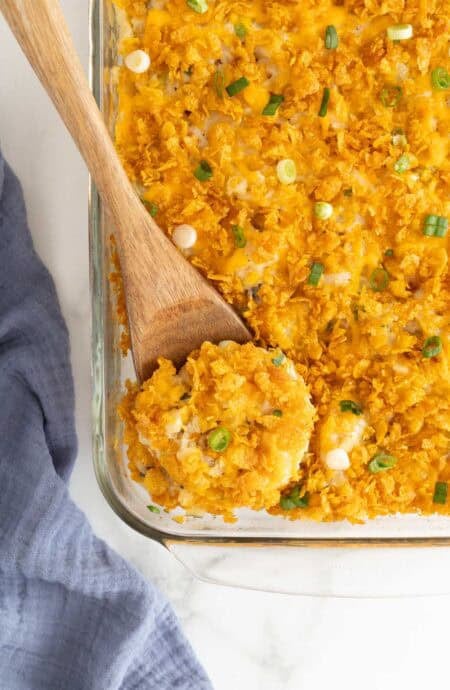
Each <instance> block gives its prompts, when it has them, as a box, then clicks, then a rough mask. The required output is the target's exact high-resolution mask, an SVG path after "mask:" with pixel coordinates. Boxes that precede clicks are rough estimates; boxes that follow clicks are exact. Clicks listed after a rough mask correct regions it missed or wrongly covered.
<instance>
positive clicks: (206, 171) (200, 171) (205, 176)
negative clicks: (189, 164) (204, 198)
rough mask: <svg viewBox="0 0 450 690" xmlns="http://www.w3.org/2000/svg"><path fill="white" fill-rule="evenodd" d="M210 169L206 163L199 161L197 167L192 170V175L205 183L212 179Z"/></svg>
mask: <svg viewBox="0 0 450 690" xmlns="http://www.w3.org/2000/svg"><path fill="white" fill-rule="evenodd" d="M212 174H213V172H212V168H211V166H210V164H209V163H208V161H200V163H199V165H198V167H197V168H196V169H195V170H194V175H195V177H196V178H197V180H199V181H200V182H206V180H209V179H210V178H211V177H212Z"/></svg>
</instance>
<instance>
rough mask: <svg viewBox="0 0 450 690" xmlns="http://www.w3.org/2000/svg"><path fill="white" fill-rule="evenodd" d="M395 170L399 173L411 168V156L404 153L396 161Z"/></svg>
mask: <svg viewBox="0 0 450 690" xmlns="http://www.w3.org/2000/svg"><path fill="white" fill-rule="evenodd" d="M394 170H395V172H396V173H398V174H399V175H401V174H402V173H404V172H406V171H407V170H409V156H408V155H407V154H406V153H403V154H402V155H401V156H400V158H399V159H398V160H397V161H396V162H395V163H394Z"/></svg>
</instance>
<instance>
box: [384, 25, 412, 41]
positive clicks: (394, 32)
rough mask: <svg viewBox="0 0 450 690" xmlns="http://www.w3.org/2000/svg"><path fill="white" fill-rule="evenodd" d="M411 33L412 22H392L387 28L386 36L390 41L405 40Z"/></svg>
mask: <svg viewBox="0 0 450 690" xmlns="http://www.w3.org/2000/svg"><path fill="white" fill-rule="evenodd" d="M413 34H414V29H413V27H412V24H392V26H388V28H387V37H388V39H389V40H390V41H407V40H408V38H412V37H413Z"/></svg>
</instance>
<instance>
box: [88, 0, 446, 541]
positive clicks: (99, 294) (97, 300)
mask: <svg viewBox="0 0 450 690" xmlns="http://www.w3.org/2000/svg"><path fill="white" fill-rule="evenodd" d="M104 2H111V0H89V42H90V49H89V81H90V85H91V89H92V91H93V94H94V97H95V98H96V100H97V103H98V104H99V107H100V109H101V101H102V83H103V82H102V78H103V77H102V74H103V56H102V53H103V11H104V9H103V8H104ZM88 218H89V220H88V225H89V273H90V292H91V310H92V312H91V327H92V331H91V373H92V386H93V389H92V453H93V464H94V471H95V475H96V479H97V482H98V485H99V487H100V490H101V491H102V493H103V495H104V497H105V499H106V501H107V502H108V504H109V505H110V507H111V508H112V510H113V511H114V512H115V513H116V515H117V516H118V517H119V518H120V519H121V520H123V521H124V522H125V523H126V524H127V525H128V526H129V527H131V528H132V529H134V530H135V531H136V532H138V533H140V534H142V535H143V536H146V537H148V538H149V539H152V540H154V541H156V542H159V543H160V544H163V545H165V546H169V545H171V544H175V543H177V542H182V543H184V544H197V545H198V544H224V545H228V546H260V547H261V546H264V545H267V546H291V547H307V548H311V547H313V548H321V547H322V548H323V547H333V548H334V547H343V548H345V547H347V548H349V547H350V548H352V547H353V548H354V547H365V548H367V547H369V548H370V547H396V546H398V547H400V546H403V547H408V546H409V547H417V546H428V547H431V546H450V536H448V537H446V536H432V537H426V536H418V537H395V536H392V537H334V538H333V537H316V536H314V537H301V538H298V537H294V536H286V537H269V536H258V537H252V536H240V535H233V536H225V535H224V536H217V535H214V536H212V535H208V534H204V535H202V536H193V535H183V534H180V533H178V532H171V531H169V530H165V529H159V528H157V527H155V526H151V525H149V524H148V523H145V522H144V521H143V520H141V519H140V518H139V517H137V516H136V515H134V514H133V513H132V512H131V511H130V510H129V509H128V508H127V506H126V505H125V504H124V503H123V502H122V501H121V500H120V498H119V497H118V496H117V493H116V491H115V489H114V487H113V484H112V482H111V479H110V476H109V473H108V464H107V460H106V453H107V449H106V444H105V428H106V427H105V401H104V365H105V343H104V334H105V329H104V313H103V308H102V298H103V284H104V280H105V275H104V267H103V261H102V256H101V251H100V249H101V246H102V245H101V242H100V232H101V201H100V198H99V195H98V192H97V189H96V187H95V184H94V183H93V181H92V179H90V181H89V196H88ZM106 279H107V277H106Z"/></svg>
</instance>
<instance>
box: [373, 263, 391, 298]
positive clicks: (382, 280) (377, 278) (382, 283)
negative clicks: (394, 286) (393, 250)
mask: <svg viewBox="0 0 450 690" xmlns="http://www.w3.org/2000/svg"><path fill="white" fill-rule="evenodd" d="M369 285H370V287H371V289H372V290H373V291H374V292H383V290H386V288H387V286H388V285H389V273H388V272H387V271H386V269H385V268H382V267H381V266H379V267H378V268H376V269H375V270H374V271H372V273H371V274H370V278H369Z"/></svg>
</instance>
